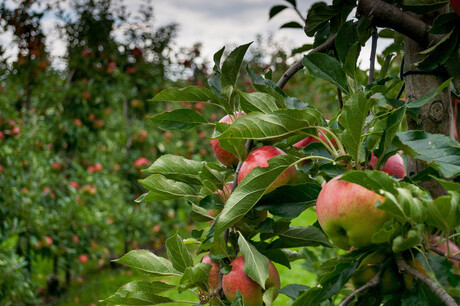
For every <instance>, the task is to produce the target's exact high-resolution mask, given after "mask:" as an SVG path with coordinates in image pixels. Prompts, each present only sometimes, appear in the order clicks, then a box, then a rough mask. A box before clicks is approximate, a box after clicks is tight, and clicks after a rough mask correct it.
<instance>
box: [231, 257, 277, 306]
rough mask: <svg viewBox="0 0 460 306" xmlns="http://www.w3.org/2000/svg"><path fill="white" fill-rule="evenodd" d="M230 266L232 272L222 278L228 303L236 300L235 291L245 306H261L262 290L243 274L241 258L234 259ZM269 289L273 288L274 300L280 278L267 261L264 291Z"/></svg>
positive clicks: (274, 268) (242, 260)
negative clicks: (239, 294) (240, 296)
mask: <svg viewBox="0 0 460 306" xmlns="http://www.w3.org/2000/svg"><path fill="white" fill-rule="evenodd" d="M230 265H231V266H232V271H230V273H228V274H224V276H223V278H222V289H223V290H224V294H225V296H226V297H227V299H228V300H229V301H230V302H231V301H233V300H234V299H235V298H236V293H237V291H240V293H241V295H242V296H243V301H244V305H245V306H261V305H262V302H263V300H262V298H263V289H262V287H261V286H260V285H259V284H258V283H256V282H255V281H253V280H252V279H251V278H249V276H247V274H246V273H244V270H243V269H244V258H243V256H240V257H238V258H236V259H235V260H234V261H232V263H231V264H230ZM271 287H275V294H274V297H275V298H276V296H277V295H278V293H277V292H276V290H279V289H280V276H279V274H278V270H276V267H275V265H274V264H273V263H272V262H271V261H269V264H268V279H267V281H266V282H265V290H267V289H269V288H271Z"/></svg>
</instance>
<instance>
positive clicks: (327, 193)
mask: <svg viewBox="0 0 460 306" xmlns="http://www.w3.org/2000/svg"><path fill="white" fill-rule="evenodd" d="M379 201H380V202H383V201H385V198H384V197H383V196H381V195H378V194H377V193H375V192H373V191H370V190H368V189H366V188H364V187H362V186H360V185H358V184H354V183H350V182H346V181H341V180H339V177H335V178H333V179H332V180H330V181H329V182H328V183H327V184H325V185H324V187H323V188H322V189H321V192H320V193H319V195H318V199H317V200H316V215H317V217H318V222H319V224H320V225H321V227H322V229H323V230H324V232H325V233H326V234H327V235H328V236H329V238H330V239H331V241H332V242H333V243H334V244H335V245H337V246H338V247H339V248H341V249H344V250H349V249H350V247H352V246H353V247H356V248H362V247H366V246H369V245H371V244H372V242H371V239H372V235H374V233H376V232H377V231H378V230H380V228H381V227H382V225H383V224H384V223H385V222H386V221H388V220H389V219H390V218H391V216H390V215H389V214H387V213H386V212H385V211H383V210H380V209H377V208H376V207H375V205H376V204H377V203H378V202H379Z"/></svg>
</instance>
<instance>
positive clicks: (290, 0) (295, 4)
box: [285, 0, 297, 8]
mask: <svg viewBox="0 0 460 306" xmlns="http://www.w3.org/2000/svg"><path fill="white" fill-rule="evenodd" d="M285 1H287V2H289V3H290V4H292V6H293V7H294V8H296V7H297V3H296V0H285Z"/></svg>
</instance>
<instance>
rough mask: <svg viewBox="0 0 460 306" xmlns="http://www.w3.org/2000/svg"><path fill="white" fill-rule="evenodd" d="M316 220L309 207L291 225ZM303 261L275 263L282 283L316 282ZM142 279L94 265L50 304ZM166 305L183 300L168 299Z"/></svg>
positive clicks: (281, 301) (282, 299)
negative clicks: (289, 266)
mask: <svg viewBox="0 0 460 306" xmlns="http://www.w3.org/2000/svg"><path fill="white" fill-rule="evenodd" d="M315 221H316V215H315V212H314V211H313V210H312V209H308V210H306V211H304V212H303V213H302V214H301V215H300V216H299V217H298V218H296V219H295V220H294V221H293V223H292V225H293V226H307V225H311V224H313V223H314V222H315ZM302 262H303V261H302V260H299V261H295V262H292V263H291V269H288V268H286V267H284V266H281V265H279V264H275V265H276V267H277V269H278V272H279V274H280V278H281V287H284V286H286V285H288V284H293V283H295V284H302V285H306V286H314V285H315V283H316V275H315V274H313V273H311V272H309V271H307V270H305V269H304V268H303V267H302ZM142 279H149V278H147V277H146V276H145V274H143V273H140V272H136V271H131V270H126V269H114V270H113V269H103V270H97V269H93V270H92V271H91V272H89V274H86V275H85V277H84V278H83V279H79V280H74V281H73V282H72V284H71V286H70V288H68V290H67V292H66V294H65V295H64V296H63V297H61V298H60V299H59V300H56V301H55V302H54V303H53V305H92V304H94V305H97V304H100V303H98V301H99V300H102V299H104V298H107V297H109V296H110V295H112V294H114V293H115V292H116V291H117V290H118V288H119V287H121V286H122V285H124V284H126V283H128V282H131V281H134V280H142ZM162 295H163V296H167V297H169V298H171V299H174V300H181V301H191V302H194V303H197V304H198V299H197V298H196V296H195V295H194V294H193V293H192V292H190V291H186V292H184V293H182V294H179V293H178V292H177V291H176V290H170V291H167V292H165V293H164V294H162ZM275 304H276V305H289V304H291V299H290V298H289V297H287V296H285V295H282V294H279V295H278V298H277V299H276V302H275ZM165 305H185V304H179V303H169V304H165Z"/></svg>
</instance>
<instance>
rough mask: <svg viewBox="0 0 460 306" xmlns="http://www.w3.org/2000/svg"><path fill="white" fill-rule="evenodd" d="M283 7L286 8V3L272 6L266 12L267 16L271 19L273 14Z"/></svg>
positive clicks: (280, 10)
mask: <svg viewBox="0 0 460 306" xmlns="http://www.w3.org/2000/svg"><path fill="white" fill-rule="evenodd" d="M285 9H287V6H286V5H275V6H272V8H271V9H270V12H269V13H268V18H269V19H272V18H273V17H274V16H276V15H277V14H278V13H280V12H282V11H283V10H285Z"/></svg>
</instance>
